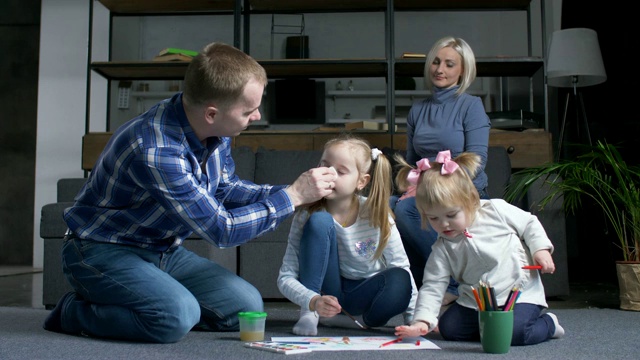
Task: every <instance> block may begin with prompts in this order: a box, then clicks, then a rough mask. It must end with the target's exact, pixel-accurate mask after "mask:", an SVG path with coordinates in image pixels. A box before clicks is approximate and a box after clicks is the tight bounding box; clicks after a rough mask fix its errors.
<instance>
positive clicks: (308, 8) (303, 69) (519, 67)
mask: <svg viewBox="0 0 640 360" xmlns="http://www.w3.org/2000/svg"><path fill="white" fill-rule="evenodd" d="M98 1H100V3H102V4H103V5H104V6H105V7H106V8H108V9H109V10H110V11H111V16H112V17H113V16H128V15H135V16H142V15H156V16H160V15H176V14H180V15H190V14H220V13H226V14H230V13H231V14H233V16H234V45H235V46H236V47H238V48H242V49H243V50H244V51H245V52H247V53H249V54H251V49H250V47H249V44H250V41H249V40H250V39H249V34H250V29H251V17H252V15H256V14H294V13H339V12H354V13H355V12H383V13H384V19H385V24H384V27H385V30H384V34H385V39H384V40H385V47H384V48H385V56H384V57H380V58H354V59H351V58H349V59H332V58H324V59H315V58H312V59H278V60H274V59H267V60H265V59H257V60H258V62H259V63H260V64H261V65H263V66H264V68H265V69H266V71H267V75H268V76H269V78H270V79H292V78H346V77H348V78H384V79H386V89H385V90H384V91H382V92H372V93H366V94H365V93H363V92H359V93H354V94H353V96H356V97H357V96H360V95H362V96H375V97H379V96H380V97H386V105H385V106H386V109H387V122H388V124H389V129H390V130H389V132H388V135H389V138H390V140H391V141H392V143H393V139H394V136H393V135H394V131H395V130H394V129H395V126H394V125H395V118H396V117H395V99H396V98H401V97H405V96H413V95H412V94H407V93H403V92H402V91H395V90H394V88H395V87H394V85H395V78H396V77H422V75H423V69H424V59H400V58H395V49H394V46H395V44H394V36H395V34H394V31H395V13H396V12H406V11H411V12H418V11H524V12H526V13H527V19H528V24H527V30H528V34H527V39H528V41H529V44H528V49H529V55H531V53H532V51H531V48H532V44H531V13H530V12H531V9H530V6H531V5H530V3H531V0H457V1H448V0H429V1H424V0H422V1H420V0H306V1H297V0H196V1H193V0H192V1H184V2H178V1H173V0H98ZM541 1H543V2H544V0H541ZM542 10H544V9H542ZM241 28H242V29H241ZM544 28H545V26H544V16H542V26H541V29H544ZM241 30H243V31H242V34H243V35H242V36H241ZM542 39H543V42H544V36H543V37H542ZM241 43H242V44H243V46H242V47H241V46H240V44H241ZM543 48H544V44H543ZM476 63H477V76H478V77H528V78H529V79H530V80H531V79H532V78H533V76H534V75H535V74H537V73H538V72H539V71H543V72H544V61H543V58H542V57H534V56H515V57H478V58H477V59H476ZM187 66H188V63H186V62H185V63H183V62H170V63H158V62H152V61H117V62H116V61H101V62H92V63H90V64H89V68H90V70H91V71H94V72H96V73H98V74H100V75H102V76H103V77H105V78H106V79H108V80H182V79H183V77H184V74H185V71H186V68H187ZM357 94H360V95H357ZM416 94H419V93H416ZM530 94H531V110H532V111H533V85H531V89H530ZM344 95H345V96H351V95H347V94H344ZM328 96H338V94H335V93H332V92H330V93H329V95H328ZM546 97H547V94H546V87H545V90H544V108H545V109H544V110H543V111H544V113H545V115H546V108H547V99H546ZM87 121H88V120H87ZM547 128H548V126H547V124H546V122H545V130H546V129H547Z"/></svg>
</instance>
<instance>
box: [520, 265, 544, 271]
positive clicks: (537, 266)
mask: <svg viewBox="0 0 640 360" xmlns="http://www.w3.org/2000/svg"><path fill="white" fill-rule="evenodd" d="M522 268H523V269H525V270H542V266H541V265H527V266H523V267H522Z"/></svg>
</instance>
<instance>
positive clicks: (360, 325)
mask: <svg viewBox="0 0 640 360" xmlns="http://www.w3.org/2000/svg"><path fill="white" fill-rule="evenodd" d="M320 295H326V294H325V293H324V292H322V291H321V292H320ZM342 312H343V313H344V314H345V315H347V316H348V317H349V319H351V320H353V322H354V323H356V325H358V326H359V327H360V328H361V329H368V327H367V326H364V325H362V324H360V321H358V320H357V319H356V318H354V317H353V316H352V315H351V314H349V313H348V312H347V310H345V309H344V308H342Z"/></svg>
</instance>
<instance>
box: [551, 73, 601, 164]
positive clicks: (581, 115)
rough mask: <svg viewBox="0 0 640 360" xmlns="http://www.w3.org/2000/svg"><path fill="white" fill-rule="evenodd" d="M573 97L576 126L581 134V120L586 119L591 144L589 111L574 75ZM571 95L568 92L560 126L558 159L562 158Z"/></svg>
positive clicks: (585, 126) (590, 143) (587, 133)
mask: <svg viewBox="0 0 640 360" xmlns="http://www.w3.org/2000/svg"><path fill="white" fill-rule="evenodd" d="M572 83H573V98H574V100H575V102H576V128H577V129H578V134H580V120H581V119H582V120H583V121H584V128H585V131H586V135H587V140H589V145H593V144H592V142H591V133H590V132H589V122H588V121H587V113H586V111H585V108H584V100H583V99H582V93H579V92H578V90H577V87H578V86H577V84H578V77H577V76H573V80H572ZM569 97H570V94H569V93H567V99H566V101H565V104H564V116H563V117H562V127H561V128H560V139H559V141H558V151H557V154H556V161H558V160H560V154H561V152H562V142H563V140H564V130H565V126H566V124H567V111H568V110H569Z"/></svg>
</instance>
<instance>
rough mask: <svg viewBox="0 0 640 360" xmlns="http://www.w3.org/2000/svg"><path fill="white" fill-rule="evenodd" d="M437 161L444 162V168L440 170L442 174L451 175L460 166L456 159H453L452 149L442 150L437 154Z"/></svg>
mask: <svg viewBox="0 0 640 360" xmlns="http://www.w3.org/2000/svg"><path fill="white" fill-rule="evenodd" d="M436 162H439V163H441V164H442V169H441V170H440V173H441V174H442V175H449V174H451V173H453V172H454V171H456V170H457V169H458V167H459V166H458V164H456V162H455V161H453V160H451V151H449V150H445V151H440V152H439V153H438V156H436Z"/></svg>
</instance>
